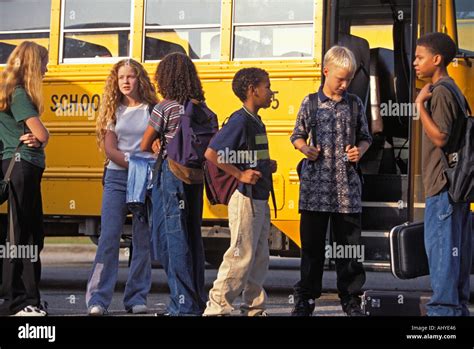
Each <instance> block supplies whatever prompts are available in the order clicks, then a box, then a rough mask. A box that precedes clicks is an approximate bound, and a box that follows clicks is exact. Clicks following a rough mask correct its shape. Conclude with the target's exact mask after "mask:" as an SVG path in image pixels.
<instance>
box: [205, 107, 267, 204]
mask: <svg viewBox="0 0 474 349" xmlns="http://www.w3.org/2000/svg"><path fill="white" fill-rule="evenodd" d="M248 131H249V133H250V137H249V136H248V135H247V133H248ZM248 143H250V145H249V144H248ZM249 147H250V148H249ZM209 148H211V149H213V150H215V151H216V152H217V155H218V161H223V162H226V163H230V164H232V165H234V166H236V167H237V168H239V169H240V170H246V169H249V168H251V169H254V170H256V171H260V172H261V173H262V177H261V178H260V179H259V180H258V181H257V183H256V184H255V185H247V184H244V183H239V186H238V187H237V189H238V190H239V191H240V192H241V193H242V194H243V195H245V196H247V197H249V196H250V195H249V194H250V193H249V190H250V187H251V188H252V198H253V199H256V200H268V197H269V193H270V188H271V185H272V173H271V169H270V153H269V149H268V138H267V131H266V129H265V125H264V123H263V122H262V121H261V119H260V118H257V117H255V116H252V115H251V114H249V113H247V112H246V111H245V110H244V109H243V108H242V109H240V110H237V111H236V112H234V113H233V114H232V115H231V117H230V118H229V121H228V122H227V123H226V124H225V125H224V127H222V129H220V130H219V132H218V133H217V134H216V135H215V136H214V138H213V139H212V141H211V143H210V144H209ZM249 149H250V151H249Z"/></svg>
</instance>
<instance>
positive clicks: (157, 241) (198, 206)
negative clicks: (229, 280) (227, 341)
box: [152, 160, 207, 316]
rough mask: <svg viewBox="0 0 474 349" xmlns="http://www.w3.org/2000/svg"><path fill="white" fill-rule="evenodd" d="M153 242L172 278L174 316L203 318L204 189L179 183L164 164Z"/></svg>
mask: <svg viewBox="0 0 474 349" xmlns="http://www.w3.org/2000/svg"><path fill="white" fill-rule="evenodd" d="M152 202H153V211H152V212H153V219H152V236H153V238H152V241H153V250H154V254H155V256H157V257H158V260H159V261H160V263H161V264H162V266H163V268H164V270H165V272H166V275H167V276H168V286H169V288H170V303H169V305H168V312H169V313H170V315H172V316H184V315H201V314H202V313H203V311H204V309H205V306H206V300H207V296H206V292H205V290H204V264H205V261H204V247H203V242H202V236H201V222H202V205H203V185H202V184H194V185H188V184H185V183H183V182H182V181H181V180H179V179H178V178H177V177H176V176H175V175H174V174H173V173H172V172H171V171H170V169H169V167H168V161H166V160H165V161H163V164H162V167H161V171H160V175H159V178H158V180H157V183H155V185H154V186H153V191H152Z"/></svg>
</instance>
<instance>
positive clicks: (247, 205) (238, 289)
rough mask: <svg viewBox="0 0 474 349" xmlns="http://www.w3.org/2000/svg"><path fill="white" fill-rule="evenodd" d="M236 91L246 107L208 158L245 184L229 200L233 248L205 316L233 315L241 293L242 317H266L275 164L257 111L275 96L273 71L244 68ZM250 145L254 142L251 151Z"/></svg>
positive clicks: (234, 85)
mask: <svg viewBox="0 0 474 349" xmlns="http://www.w3.org/2000/svg"><path fill="white" fill-rule="evenodd" d="M232 89H233V91H234V93H235V94H236V95H237V97H239V99H240V100H241V101H242V102H243V106H242V108H241V109H239V110H238V111H236V112H234V113H233V114H232V116H231V117H230V119H229V122H228V123H227V124H226V125H225V126H224V127H223V128H222V129H221V130H220V131H219V133H218V134H217V135H216V136H215V137H214V138H213V140H212V141H211V143H210V144H209V148H208V149H207V151H206V158H207V159H208V160H209V161H211V162H213V163H214V164H216V165H217V166H218V167H219V168H221V169H222V170H224V171H226V172H227V173H229V174H231V175H233V176H234V177H236V178H237V179H238V180H239V182H240V183H239V186H238V187H237V190H236V191H235V192H234V194H233V195H232V197H231V199H230V202H229V228H230V235H231V242H230V247H229V249H228V250H227V252H226V253H225V254H224V260H223V262H222V264H221V266H220V267H219V272H218V274H217V280H216V281H214V285H213V287H212V289H211V291H210V292H209V301H208V302H207V308H206V310H205V311H204V316H222V315H229V314H230V312H231V311H232V310H233V307H232V302H233V301H234V300H235V298H237V297H238V296H239V295H240V293H242V300H243V302H242V305H241V306H240V309H241V313H242V314H243V315H247V316H259V315H260V316H261V315H265V301H266V298H267V296H266V293H265V290H264V289H263V281H264V279H265V275H266V273H267V270H268V263H269V247H268V236H269V232H270V208H269V206H268V197H269V192H270V189H271V185H272V173H273V172H275V171H276V161H274V160H270V154H269V149H268V139H267V133H266V129H265V124H264V123H263V121H262V119H261V118H260V116H259V115H258V111H259V109H261V108H268V107H269V106H270V104H271V101H272V96H273V92H272V91H271V90H270V79H269V77H268V73H267V72H266V71H265V70H262V69H259V68H244V69H241V70H239V71H238V72H237V73H236V74H235V77H234V79H233V81H232ZM248 132H251V134H250V135H248V134H247V133H248ZM249 137H254V140H250V138H249ZM249 142H250V143H254V148H253V149H250V151H248V150H249V144H248V143H249ZM251 148H252V147H251Z"/></svg>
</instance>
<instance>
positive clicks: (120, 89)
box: [86, 59, 157, 316]
mask: <svg viewBox="0 0 474 349" xmlns="http://www.w3.org/2000/svg"><path fill="white" fill-rule="evenodd" d="M156 103H157V98H156V94H155V88H154V86H153V84H152V83H151V81H150V78H149V77H148V74H147V72H146V71H145V69H144V68H143V67H142V65H141V64H140V63H138V62H136V61H134V60H133V59H125V60H122V61H120V62H118V63H116V64H115V65H114V66H113V68H112V71H111V72H110V75H109V77H108V78H107V81H106V83H105V90H104V94H103V97H102V103H101V108H100V111H99V117H98V119H97V123H96V133H97V142H98V144H99V147H100V148H101V149H104V151H105V154H106V156H107V159H108V165H107V168H106V173H105V177H104V192H103V197H102V217H101V234H100V239H99V245H98V248H97V253H96V257H95V261H94V265H93V267H92V272H91V275H90V277H89V282H88V284H87V292H86V303H87V306H88V314H89V315H94V316H97V315H99V316H100V315H104V314H106V313H107V308H108V307H109V305H110V302H111V301H112V296H113V292H114V288H115V283H116V280H117V272H118V261H119V249H120V237H121V235H122V231H123V225H124V223H125V218H126V215H127V213H128V211H127V206H126V202H125V201H126V190H127V177H128V160H129V158H130V156H132V155H139V156H144V157H149V156H151V154H150V153H143V152H141V151H140V142H141V140H142V136H143V132H144V131H145V129H146V127H147V125H148V120H149V118H150V113H149V110H150V106H154V105H155V104H156ZM132 245H133V255H132V260H131V264H130V272H129V274H128V280H127V284H126V286H125V294H124V300H123V302H124V306H125V309H126V310H127V312H130V313H134V314H138V313H146V312H147V306H146V298H147V295H148V292H149V290H150V287H151V260H150V232H149V228H148V224H147V223H146V222H144V221H142V220H140V219H139V217H137V216H136V215H134V216H133V221H132Z"/></svg>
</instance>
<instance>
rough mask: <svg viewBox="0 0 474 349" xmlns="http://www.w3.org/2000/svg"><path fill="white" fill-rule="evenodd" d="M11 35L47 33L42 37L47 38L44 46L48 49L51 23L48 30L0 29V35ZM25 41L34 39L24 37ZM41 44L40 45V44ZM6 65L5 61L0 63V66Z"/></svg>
mask: <svg viewBox="0 0 474 349" xmlns="http://www.w3.org/2000/svg"><path fill="white" fill-rule="evenodd" d="M9 34H10V35H11V34H48V35H47V36H45V37H44V39H48V47H45V48H46V49H47V50H49V45H50V42H51V25H50V28H49V29H48V30H5V31H0V35H9ZM25 41H33V42H36V41H35V39H25ZM41 46H42V45H41ZM6 65H7V62H5V63H0V67H5V66H6Z"/></svg>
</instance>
